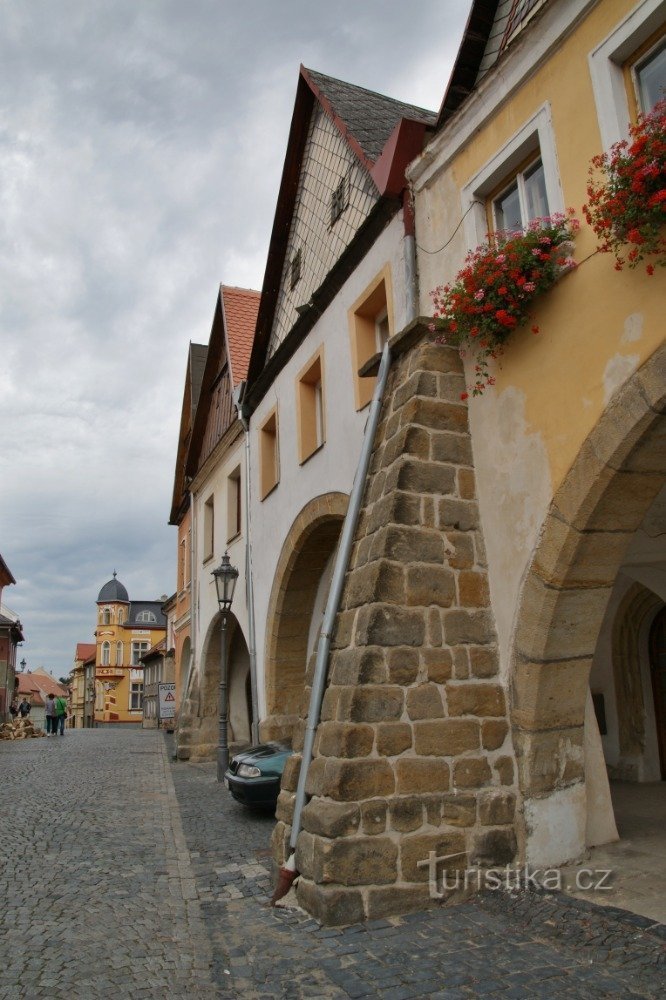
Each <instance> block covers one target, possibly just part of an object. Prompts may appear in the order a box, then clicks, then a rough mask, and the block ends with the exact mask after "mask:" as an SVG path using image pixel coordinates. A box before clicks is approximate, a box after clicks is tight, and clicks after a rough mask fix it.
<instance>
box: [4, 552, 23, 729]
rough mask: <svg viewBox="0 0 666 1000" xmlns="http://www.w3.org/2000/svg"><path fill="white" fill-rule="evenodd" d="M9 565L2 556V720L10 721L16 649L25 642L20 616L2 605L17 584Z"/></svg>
mask: <svg viewBox="0 0 666 1000" xmlns="http://www.w3.org/2000/svg"><path fill="white" fill-rule="evenodd" d="M15 583H16V580H15V579H14V577H13V576H12V574H11V572H10V570H9V567H8V565H7V563H6V562H5V561H4V559H3V558H2V556H0V720H1V721H3V722H6V721H7V720H8V719H9V706H10V704H11V702H12V699H13V697H14V689H15V679H16V648H17V646H18V644H19V643H20V642H23V641H24V640H25V636H24V635H23V626H22V625H21V622H20V621H19V617H18V615H16V614H15V613H14V612H13V611H10V609H9V608H7V607H6V606H5V605H4V604H3V603H2V591H3V588H4V587H8V586H9V585H10V584H15Z"/></svg>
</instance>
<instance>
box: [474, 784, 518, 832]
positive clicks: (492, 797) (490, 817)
mask: <svg viewBox="0 0 666 1000" xmlns="http://www.w3.org/2000/svg"><path fill="white" fill-rule="evenodd" d="M515 814H516V796H515V795H514V794H513V793H512V792H496V793H492V794H489V795H483V796H482V797H481V798H480V800H479V820H480V821H481V823H482V824H483V826H502V825H503V824H507V823H513V820H514V817H515Z"/></svg>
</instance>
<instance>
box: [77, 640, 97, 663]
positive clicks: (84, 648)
mask: <svg viewBox="0 0 666 1000" xmlns="http://www.w3.org/2000/svg"><path fill="white" fill-rule="evenodd" d="M95 649H96V646H95V643H94V642H77V644H76V654H75V656H74V659H76V660H87V659H88V657H90V656H94V655H95Z"/></svg>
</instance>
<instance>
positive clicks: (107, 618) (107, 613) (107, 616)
mask: <svg viewBox="0 0 666 1000" xmlns="http://www.w3.org/2000/svg"><path fill="white" fill-rule="evenodd" d="M102 624H104V625H110V624H111V609H110V608H104V614H103V615H102Z"/></svg>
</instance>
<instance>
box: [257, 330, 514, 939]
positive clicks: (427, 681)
mask: <svg viewBox="0 0 666 1000" xmlns="http://www.w3.org/2000/svg"><path fill="white" fill-rule="evenodd" d="M394 339H395V340H397V341H400V340H402V350H403V353H401V354H400V355H399V356H398V357H397V358H396V360H394V363H393V366H392V370H391V374H390V377H389V382H388V385H387V389H386V395H385V400H384V404H383V409H382V416H381V420H380V425H379V428H378V431H377V436H376V441H375V446H374V451H373V458H372V464H371V467H370V474H369V477H368V482H367V484H366V490H365V494H364V499H363V507H362V512H361V515H360V520H359V525H358V529H357V532H356V536H355V541H354V547H353V551H352V556H351V560H350V565H349V569H348V573H347V576H346V580H345V586H344V591H343V596H342V601H341V605H340V610H339V612H338V616H337V619H336V629H335V635H334V640H333V647H332V653H331V658H330V664H329V672H328V685H327V688H326V692H325V696H324V701H323V706H322V712H321V721H320V724H319V726H318V729H317V734H316V740H315V747H314V757H313V761H312V764H311V767H310V771H309V775H308V781H307V789H306V790H307V793H308V795H309V796H310V799H309V802H308V803H307V805H306V807H305V809H304V811H303V822H302V831H301V833H300V835H299V838H298V845H297V852H296V867H297V869H298V871H299V872H300V873H301V878H300V880H299V883H298V890H297V892H298V899H299V902H300V903H301V905H303V906H304V907H305V908H306V909H308V910H309V911H310V912H311V913H313V915H314V916H316V917H317V918H318V919H319V920H321V921H322V922H324V923H327V924H346V923H353V922H355V921H358V920H363V919H372V918H374V917H379V916H383V915H387V914H391V913H399V912H404V911H406V910H409V909H414V908H420V907H422V906H425V905H427V903H428V901H429V899H430V894H429V885H428V877H429V868H428V858H429V855H430V852H435V853H436V855H437V856H440V857H441V856H444V855H457V857H456V858H455V859H452V860H451V861H450V862H448V864H447V865H446V867H448V868H449V870H451V871H453V870H462V869H464V868H466V867H469V866H476V865H478V866H481V867H485V866H490V865H504V864H507V863H508V862H510V861H511V860H512V859H513V858H514V855H515V853H516V836H515V830H514V818H515V803H516V796H515V767H514V754H513V748H512V744H511V736H510V733H509V725H508V722H507V718H508V716H507V704H506V697H505V690H504V688H503V686H502V685H501V684H500V683H499V679H498V656H497V645H496V634H495V628H494V622H493V616H492V612H491V609H490V601H489V593H488V578H487V568H486V556H485V551H484V545H483V538H482V532H481V527H480V524H479V512H478V505H477V501H476V494H475V483H474V469H473V460H472V447H471V440H470V433H469V427H468V414H467V406H466V404H465V403H464V402H461V399H460V396H461V392H462V391H463V390H464V378H463V371H462V364H461V361H460V358H459V356H458V354H457V352H456V351H454V350H452V349H450V348H447V347H444V346H440V345H437V344H433V343H432V342H431V340H430V339H429V334H428V333H427V328H426V327H425V326H424V325H423V324H420V325H419V324H415V325H413V326H412V327H411V328H408V330H407V331H405V333H404V334H402V335H399V337H398V338H394ZM407 344H411V346H409V348H408V349H405V346H406V345H407ZM313 660H314V658H313ZM312 665H313V662H311V664H310V670H311V669H312ZM307 679H308V683H309V682H310V680H311V674H310V673H308V678H307ZM309 696H310V688H309V687H306V689H305V691H304V698H303V704H302V717H303V720H304V719H305V718H306V717H307V708H308V702H309ZM304 726H305V722H304V721H302V722H301V724H300V727H299V729H297V732H296V733H295V738H294V748H295V749H296V750H297V751H298V750H300V749H301V748H302V743H303V731H304ZM300 760H301V758H300V755H299V754H298V753H296V754H295V755H294V757H293V758H291V760H290V761H289V762H288V765H287V768H286V770H285V775H284V778H283V784H282V792H281V793H280V799H279V802H278V809H277V818H278V823H277V826H276V828H275V831H274V836H273V846H274V854H275V857H276V860H277V861H278V863H282V862H283V860H284V858H285V854H286V853H287V852H288V840H289V834H290V832H291V828H290V826H289V824H290V822H291V818H292V815H293V802H294V791H295V789H296V783H297V779H298V770H299V767H300ZM439 870H440V872H441V870H442V869H441V868H440V869H439Z"/></svg>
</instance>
